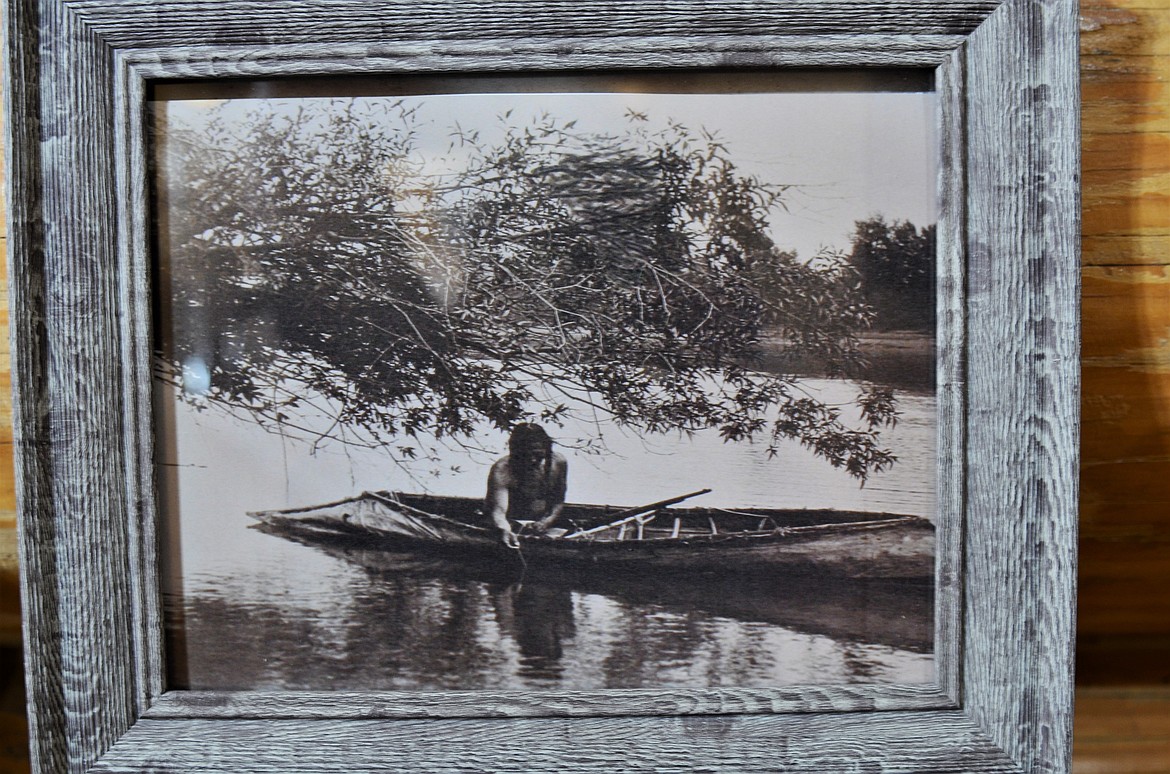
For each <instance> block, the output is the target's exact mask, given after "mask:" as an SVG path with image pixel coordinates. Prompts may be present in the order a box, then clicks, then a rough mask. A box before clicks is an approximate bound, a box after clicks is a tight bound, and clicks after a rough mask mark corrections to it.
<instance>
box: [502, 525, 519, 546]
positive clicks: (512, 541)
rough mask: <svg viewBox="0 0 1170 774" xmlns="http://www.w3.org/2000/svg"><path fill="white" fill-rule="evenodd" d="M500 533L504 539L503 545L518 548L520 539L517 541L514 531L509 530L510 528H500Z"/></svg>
mask: <svg viewBox="0 0 1170 774" xmlns="http://www.w3.org/2000/svg"><path fill="white" fill-rule="evenodd" d="M500 533H501V534H500V536H501V538H502V539H503V541H504V545H506V546H507V547H508V548H515V549H517V550H519V548H520V541H519V539H517V537H516V533H515V532H513V531H512V530H511V528H508V529H502V530H500Z"/></svg>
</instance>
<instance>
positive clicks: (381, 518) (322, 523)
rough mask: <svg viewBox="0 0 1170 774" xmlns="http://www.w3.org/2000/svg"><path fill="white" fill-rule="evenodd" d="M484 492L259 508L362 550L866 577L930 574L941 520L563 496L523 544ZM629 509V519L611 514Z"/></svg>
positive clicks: (282, 525)
mask: <svg viewBox="0 0 1170 774" xmlns="http://www.w3.org/2000/svg"><path fill="white" fill-rule="evenodd" d="M481 505H482V502H481V501H480V500H476V499H472V498H463V497H439V496H432V495H411V494H391V493H386V492H374V493H371V492H367V493H364V494H362V495H361V496H359V497H354V498H350V499H347V500H341V501H339V502H335V503H329V504H327V505H321V506H316V507H312V508H299V509H292V510H285V511H260V512H256V513H252V514H251V515H252V516H253V517H254V518H256V519H258V520H259V521H260V522H261V523H263V524H264V525H265V526H266V528H267V531H269V532H273V533H276V534H282V535H288V536H296V537H299V538H301V539H310V540H318V541H325V542H348V543H357V544H359V545H361V546H362V547H365V548H378V547H386V548H390V547H396V548H402V547H405V546H413V547H414V549H415V550H423V551H425V552H426V553H428V554H434V553H436V552H437V553H442V554H460V553H462V554H469V553H470V554H479V555H481V556H482V555H494V556H497V557H504V558H507V557H512V558H513V561H521V560H522V561H523V562H524V563H525V564H527V565H531V566H538V565H541V564H554V565H557V566H575V567H578V568H581V567H594V566H596V567H604V568H606V570H607V571H634V572H639V573H642V572H645V571H651V570H653V571H667V570H682V569H685V570H690V571H704V572H715V573H727V572H734V573H744V572H758V571H761V570H763V571H775V570H784V571H789V572H791V571H804V572H818V573H831V574H835V575H844V576H848V577H859V578H861V577H864V578H916V579H922V580H929V579H931V578H932V577H933V575H934V528H933V526H932V525H931V524H930V522H929V521H927V520H926V519H922V518H920V517H917V516H899V515H895V514H885V513H879V514H875V513H859V512H849V511H830V510H775V509H755V508H750V509H749V508H745V509H735V510H729V509H722V508H698V507H688V508H661V509H658V510H654V511H650V512H648V513H644V514H639V515H637V516H634V517H629V516H625V514H627V513H629V512H630V511H629V510H628V509H622V508H613V507H610V506H600V505H567V506H565V511H564V516H563V521H564V524H565V526H568V527H569V528H570V529H569V530H568V531H567V532H566V533H565V534H563V535H560V536H556V537H553V536H550V535H541V534H524V533H523V532H521V534H520V551H519V552H517V551H516V550H515V549H509V548H506V547H505V546H503V545H502V543H501V541H500V538H499V533H498V532H497V531H496V530H495V529H493V528H490V527H486V526H480V524H483V523H484V519H483V516H482V515H481V514H480V508H481ZM615 516H622V518H616V519H615V518H614V517H615Z"/></svg>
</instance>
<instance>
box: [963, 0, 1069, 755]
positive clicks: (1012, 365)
mask: <svg viewBox="0 0 1170 774" xmlns="http://www.w3.org/2000/svg"><path fill="white" fill-rule="evenodd" d="M1075 23H1076V17H1075V5H1074V4H1073V3H1072V2H1064V1H1063V0H1054V1H1052V2H1046V1H1044V0H1041V1H1040V2H1016V1H1015V0H1012V2H1008V3H1005V4H1004V5H1003V6H1001V7H1000V9H999V10H998V11H996V13H994V14H992V16H991V17H990V18H989V19H988V21H987V22H986V23H984V25H983V26H982V27H981V28H980V29H978V30H976V31H975V33H973V34H972V36H971V38H970V39H969V40H968V49H967V95H968V100H969V102H968V104H970V105H978V106H979V109H978V110H973V111H972V112H971V114H970V115H969V117H968V121H967V153H968V184H969V186H970V190H971V191H974V192H977V193H976V194H975V195H974V196H973V198H972V199H970V200H969V207H970V208H969V211H968V262H969V263H968V275H967V276H968V290H969V297H968V314H969V319H968V334H969V337H968V375H969V381H968V384H969V392H968V409H969V414H968V438H969V449H968V454H969V457H968V464H969V468H968V481H969V482H970V483H969V486H968V490H967V491H968V510H967V540H968V543H967V577H966V582H967V583H968V584H969V587H970V588H974V589H979V592H978V593H969V594H968V595H967V599H966V602H967V619H966V622H965V623H966V637H967V646H966V649H965V674H966V677H967V680H966V684H965V690H964V699H965V702H964V705H965V706H966V707H967V708H968V709H969V710H970V712H971V713H972V716H973V717H975V718H978V719H979V720H980V721H981V722H982V723H983V724H984V727H985V728H987V729H989V731H990V733H991V734H992V737H993V739H995V741H996V742H997V743H998V744H1000V745H1002V746H1003V748H1004V750H1005V751H1007V753H1008V754H1009V755H1011V756H1012V757H1013V758H1014V759H1015V760H1016V761H1018V762H1019V763H1020V764H1021V765H1022V768H1023V769H1024V770H1025V771H1028V772H1057V771H1060V772H1063V771H1066V770H1067V769H1068V766H1069V760H1070V755H1071V717H1070V715H1069V713H1068V709H1067V708H1068V707H1069V706H1070V705H1071V702H1072V653H1071V646H1065V645H1064V643H1070V642H1071V639H1072V636H1073V626H1074V619H1075V613H1074V601H1073V599H1072V598H1071V597H1070V595H1069V594H1068V589H1069V588H1071V586H1072V585H1073V584H1074V582H1075V567H1074V566H1073V563H1072V561H1071V560H1070V556H1069V554H1068V553H1067V552H1068V549H1069V548H1070V544H1071V541H1073V540H1074V539H1075V538H1074V535H1075V531H1076V498H1077V473H1076V467H1075V464H1074V462H1073V460H1074V459H1075V449H1076V447H1077V441H1078V439H1077V430H1076V421H1075V417H1076V416H1077V406H1078V403H1079V393H1078V382H1079V379H1078V370H1079V369H1078V368H1077V365H1078V363H1077V356H1078V303H1077V300H1078V297H1079V290H1080V288H1079V263H1078V260H1077V259H1078V238H1079V232H1078V216H1079V204H1080V202H1079V197H1078V154H1077V153H1076V152H1075V150H1074V149H1075V148H1076V140H1077V138H1078V135H1079V128H1080V127H1079V121H1078V112H1077V83H1076V79H1075V77H1072V76H1073V74H1075V72H1076V57H1077V51H1076V39H1077V38H1076V29H1075ZM1037 170H1043V172H1041V173H1040V174H1037ZM1041 175H1042V176H1041ZM980 194H982V196H980ZM1005 563H1006V564H1007V565H1008V566H1011V567H1014V568H1015V571H1013V572H1010V573H1006V574H1000V573H1002V568H1003V566H1004V564H1005ZM996 574H999V577H995V575H996ZM1018 611H1027V612H1026V613H1025V614H1019V613H1018ZM989 643H1000V644H1001V645H1000V647H1002V646H1003V645H1004V644H1006V643H1016V644H1017V645H1016V646H1015V649H1014V652H1013V653H1011V654H1010V657H1009V656H1008V654H1006V653H1004V652H1003V651H1002V650H1000V649H999V648H998V647H989ZM1025 675H1027V676H1028V677H1027V678H1025ZM1029 680H1036V681H1037V683H1036V684H1039V685H1044V686H1046V688H1045V690H1044V691H1037V690H1035V689H1034V688H1029V687H1027V686H1028V682H1029Z"/></svg>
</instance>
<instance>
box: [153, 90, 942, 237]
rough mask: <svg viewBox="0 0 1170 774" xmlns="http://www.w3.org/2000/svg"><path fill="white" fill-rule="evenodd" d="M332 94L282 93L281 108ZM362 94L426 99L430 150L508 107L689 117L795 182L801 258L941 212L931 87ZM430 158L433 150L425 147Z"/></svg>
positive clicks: (614, 117) (748, 166)
mask: <svg viewBox="0 0 1170 774" xmlns="http://www.w3.org/2000/svg"><path fill="white" fill-rule="evenodd" d="M327 99H328V98H323V97H315V96H314V97H299V98H288V97H276V98H269V99H266V100H264V101H266V102H267V103H268V104H269V106H270V107H271V108H273V109H276V110H290V111H291V110H295V109H296V107H297V105H298V104H303V103H305V102H313V101H322V100H327ZM352 99H355V100H359V101H362V102H370V103H373V104H377V103H378V102H382V103H385V104H387V105H388V104H390V103H391V102H393V101H396V100H404V101H405V102H406V104H408V105H412V106H413V105H417V106H418V112H417V114H416V117H417V119H418V128H419V130H420V132H419V135H418V144H417V147H418V150H419V153H420V156H424V157H425V156H434V157H438V156H441V155H443V154H444V153H446V152H447V149H448V146H449V144H450V135H451V132H452V130H453V128H454V127H455V125H456V124H458V125H459V126H460V127H461V128H462V129H463V130H480V131H481V133H482V137H483V139H485V140H490V138H491V137H492V136H493V132H495V133H496V136H498V127H499V123H500V117H501V116H502V115H503V114H505V113H507V112H509V111H511V112H510V116H509V119H508V120H509V121H510V123H513V124H518V125H523V124H525V123H528V122H529V121H530V120H531V119H532V118H534V117H536V116H539V115H540V114H542V113H548V114H550V115H552V116H554V117H557V118H559V119H562V120H563V121H569V120H574V119H575V120H576V121H577V125H576V129H577V130H580V131H584V132H592V131H595V132H599V133H617V132H621V131H623V130H625V128H626V127H627V126H629V121H628V119H627V117H626V115H627V111H628V110H635V111H638V112H640V113H644V114H646V115H648V116H649V117H650V122H649V124H648V126H649V127H651V128H653V127H664V126H665V125H666V124H667V122H668V121H676V122H679V123H681V124H683V125H685V126H687V127H689V128H691V129H693V130H699V129H700V128H702V129H706V130H707V131H709V132H711V133H713V134H715V135H716V136H717V137H718V138H719V139H720V140H721V141H722V142H723V143H724V144H725V146H726V147H727V149H728V151H729V154H730V156H731V158H732V159H733V160H734V161H735V163H736V164H737V166H738V167H739V169H740V170H741V171H742V172H743V173H745V174H751V175H754V176H756V177H759V178H760V179H761V180H763V181H765V182H769V183H774V184H782V185H792V186H794V188H792V189H790V190H789V191H788V193H787V194H786V195H785V197H784V203H785V205H786V207H787V209H786V210H781V209H778V210H777V211H775V212H774V213H773V220H772V227H773V228H772V232H773V239H774V240H775V241H776V243H777V244H778V245H780V246H781V247H782V248H786V249H794V250H796V251H797V253H798V255H799V256H801V257H802V258H805V259H808V258H811V257H812V256H813V255H814V254H815V253H816V252H817V251H818V250H819V249H820V248H822V247H830V248H836V249H840V250H848V247H849V235H850V234H851V232H852V230H853V224H854V221H857V220H862V219H865V218H868V217H870V216H872V215H876V214H882V215H884V216H885V217H886V219H887V220H910V221H911V222H913V223H915V224H916V225H919V226H923V225H927V224H930V223H934V222H935V221H936V220H937V204H936V197H935V191H936V186H937V183H936V177H937V156H938V143H937V139H936V111H937V107H936V106H937V102H936V99H935V95H934V93H932V92H914V91H909V92H907V91H867V92H856V91H853V92H839V91H824V90H818V91H805V92H801V91H782V92H751V93H717V94H711V93H694V92H691V93H685V94H670V93H661V92H655V93H631V92H629V91H626V92H623V93H531V92H529V93H506V92H493V93H474V94H451V93H442V94H422V95H409V96H405V97H401V96H396V97H385V96H377V97H368V96H359V97H352ZM221 102H223V100H170V101H165V102H160V103H156V104H158V105H160V106H163V107H164V108H165V116H166V121H167V122H178V123H182V124H184V125H187V126H192V127H198V126H199V124H200V123H201V121H202V118H203V116H205V115H206V114H207V109H208V107H210V106H211V105H213V104H219V103H221ZM231 102H232V104H231V106H230V108H229V109H228V110H227V113H226V115H228V116H232V117H238V118H239V120H241V121H242V120H243V119H244V117H245V116H246V115H247V113H248V112H249V109H250V108H252V107H254V106H256V104H257V102H258V100H255V99H233V100H231ZM420 161H422V162H427V161H428V159H427V158H420Z"/></svg>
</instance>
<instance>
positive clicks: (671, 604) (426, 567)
mask: <svg viewBox="0 0 1170 774" xmlns="http://www.w3.org/2000/svg"><path fill="white" fill-rule="evenodd" d="M271 539H273V540H277V539H278V538H275V537H273V538H271ZM296 548H297V549H299V550H301V551H309V552H313V553H317V552H319V551H324V552H325V553H327V554H329V555H330V556H331V557H332V558H334V559H335V560H336V561H338V564H339V565H340V564H342V563H344V565H345V566H347V567H348V568H350V569H351V570H356V572H352V573H351V574H350V575H349V577H348V579H347V582H345V583H342V584H336V585H332V584H322V587H321V588H319V589H317V590H315V591H314V592H313V593H312V594H311V595H308V596H304V597H296V596H293V595H289V594H281V593H280V592H279V590H276V589H273V590H271V593H270V594H267V595H264V596H263V597H253V598H251V599H245V598H243V597H244V596H245V595H241V594H240V593H238V590H237V589H232V588H228V587H222V583H221V584H218V585H221V587H219V588H216V587H212V586H210V585H208V586H205V587H203V588H200V589H198V590H195V589H192V590H190V591H189V592H188V593H187V594H185V595H184V596H183V597H181V598H172V599H171V600H170V602H171V604H170V605H169V622H170V624H171V626H170V629H171V637H172V643H171V644H172V648H171V653H172V656H173V659H172V662H173V663H172V669H171V672H172V675H171V677H172V686H173V687H176V688H178V687H185V688H197V689H249V688H281V689H305V690H311V689H346V690H401V689H413V690H449V689H504V688H524V689H539V688H568V689H596V688H636V687H699V686H720V685H728V686H741V687H767V686H776V685H785V684H794V683H802V682H819V683H825V682H830V683H832V682H923V681H927V680H930V679H932V678H933V659H932V657H931V654H930V643H931V628H932V603H933V600H932V597H933V594H932V593H931V590H930V588H928V587H920V586H894V585H889V584H881V583H875V582H858V581H845V580H840V579H839V580H830V579H824V578H795V577H794V578H777V579H771V580H767V579H764V580H761V579H753V580H747V579H744V578H742V577H740V578H737V577H735V576H727V577H719V576H712V575H706V576H691V577H680V576H661V577H632V576H621V575H612V574H607V575H591V574H589V573H578V574H576V575H565V574H558V575H557V576H556V577H540V576H537V575H532V574H526V575H525V576H524V577H522V578H517V577H515V576H512V575H510V574H509V571H507V570H504V571H501V570H500V569H499V568H493V567H490V566H477V565H474V564H469V563H464V562H450V561H444V560H426V559H420V558H419V557H417V556H415V555H408V554H394V553H388V552H381V551H362V550H358V549H347V548H338V547H330V548H327V549H325V548H310V547H309V546H296ZM219 580H220V581H221V582H222V580H223V579H222V578H221V579H219ZM228 585H230V584H228ZM324 597H331V598H329V599H324Z"/></svg>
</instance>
